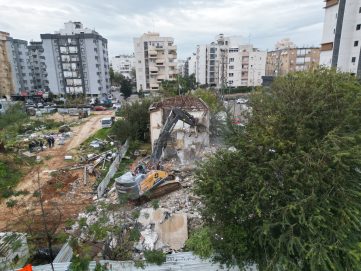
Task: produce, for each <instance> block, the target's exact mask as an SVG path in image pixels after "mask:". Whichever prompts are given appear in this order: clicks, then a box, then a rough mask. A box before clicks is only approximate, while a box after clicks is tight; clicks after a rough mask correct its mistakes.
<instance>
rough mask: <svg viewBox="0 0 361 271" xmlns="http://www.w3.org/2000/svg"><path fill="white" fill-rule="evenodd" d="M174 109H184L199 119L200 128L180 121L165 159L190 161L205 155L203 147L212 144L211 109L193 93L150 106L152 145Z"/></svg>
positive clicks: (167, 147) (168, 146) (164, 156)
mask: <svg viewBox="0 0 361 271" xmlns="http://www.w3.org/2000/svg"><path fill="white" fill-rule="evenodd" d="M173 108H180V109H182V110H184V111H186V112H188V113H189V114H191V115H192V116H193V117H194V118H196V119H197V127H191V126H190V125H189V124H187V123H185V122H182V121H178V122H177V123H176V124H175V126H174V128H173V130H172V132H171V134H170V137H169V138H168V140H167V146H166V147H165V148H164V150H163V158H164V159H171V158H176V159H177V160H178V161H179V162H180V163H181V164H183V165H184V164H188V163H190V162H192V161H195V160H199V159H201V158H202V150H204V149H205V148H206V147H208V146H209V124H210V111H209V108H208V106H207V105H206V104H205V102H204V101H202V100H201V99H199V98H197V97H193V96H176V97H172V98H168V99H164V100H162V101H161V102H157V103H154V104H152V105H151V106H150V108H149V111H150V135H151V143H152V148H153V149H154V144H155V142H156V140H157V139H158V137H159V135H160V133H161V130H162V127H163V125H164V124H165V122H166V120H167V118H168V116H169V114H170V112H171V111H172V109H173Z"/></svg>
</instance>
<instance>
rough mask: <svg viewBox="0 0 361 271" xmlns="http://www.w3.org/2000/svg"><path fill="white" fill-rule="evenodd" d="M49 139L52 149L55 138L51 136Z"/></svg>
mask: <svg viewBox="0 0 361 271" xmlns="http://www.w3.org/2000/svg"><path fill="white" fill-rule="evenodd" d="M50 139H51V147H54V145H55V138H54V137H53V136H51V137H50Z"/></svg>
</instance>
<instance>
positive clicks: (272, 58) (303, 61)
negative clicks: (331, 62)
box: [266, 46, 320, 76]
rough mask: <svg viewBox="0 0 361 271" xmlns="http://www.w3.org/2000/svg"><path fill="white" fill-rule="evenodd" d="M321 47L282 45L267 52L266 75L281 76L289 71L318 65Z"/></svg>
mask: <svg viewBox="0 0 361 271" xmlns="http://www.w3.org/2000/svg"><path fill="white" fill-rule="evenodd" d="M319 61H320V48H317V47H307V48H294V47H293V46H292V47H282V48H279V49H276V50H274V51H270V52H268V53H267V62H266V76H281V75H286V74H288V73H289V72H295V71H306V70H311V69H313V68H316V67H318V65H319Z"/></svg>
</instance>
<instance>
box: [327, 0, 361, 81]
mask: <svg viewBox="0 0 361 271" xmlns="http://www.w3.org/2000/svg"><path fill="white" fill-rule="evenodd" d="M325 2H326V6H325V21H324V27H323V36H322V44H321V57H320V64H321V65H325V66H328V67H334V68H337V69H339V70H341V71H343V72H350V73H353V74H355V75H357V76H358V77H359V78H361V50H360V48H361V0H326V1H325Z"/></svg>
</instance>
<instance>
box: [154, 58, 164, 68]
mask: <svg viewBox="0 0 361 271" xmlns="http://www.w3.org/2000/svg"><path fill="white" fill-rule="evenodd" d="M155 63H156V66H164V63H165V59H162V58H159V59H157V60H156V61H155Z"/></svg>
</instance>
